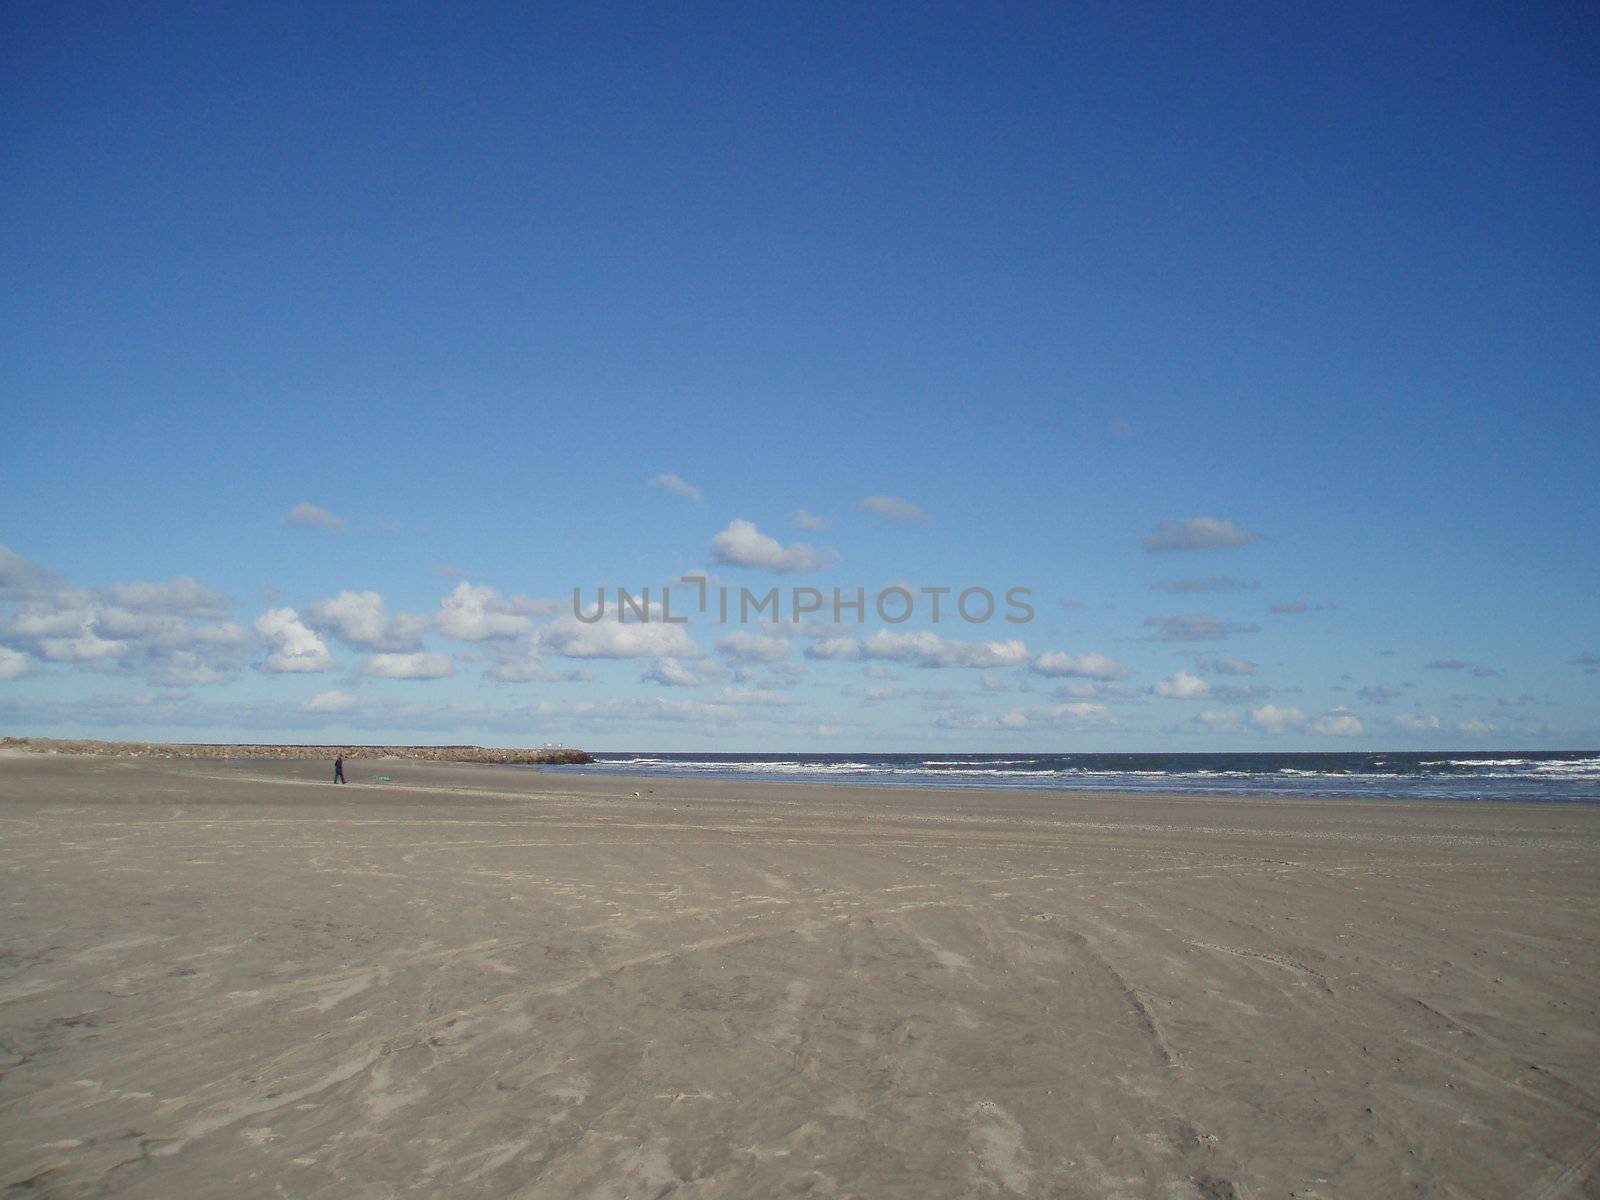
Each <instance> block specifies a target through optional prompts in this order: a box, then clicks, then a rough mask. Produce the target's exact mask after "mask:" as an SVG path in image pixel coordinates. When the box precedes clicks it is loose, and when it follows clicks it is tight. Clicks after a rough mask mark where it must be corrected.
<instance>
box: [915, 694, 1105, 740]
mask: <svg viewBox="0 0 1600 1200" xmlns="http://www.w3.org/2000/svg"><path fill="white" fill-rule="evenodd" d="M1116 723H1117V719H1116V716H1115V715H1114V714H1113V713H1111V711H1110V710H1109V709H1107V708H1106V706H1105V705H1103V704H1091V703H1088V702H1085V701H1079V702H1074V703H1069V704H1047V705H1043V706H1041V707H1038V708H1013V709H1011V710H1010V711H1008V712H1004V713H1001V714H1000V715H998V716H991V715H989V714H987V713H975V712H971V711H968V710H964V709H954V710H951V711H949V712H946V713H944V714H942V715H941V716H940V717H939V719H938V720H937V721H935V722H934V724H935V725H937V726H938V727H939V728H941V729H967V730H971V729H980V730H994V731H1000V732H1008V731H1009V732H1027V731H1030V730H1038V729H1077V730H1083V729H1104V728H1107V727H1108V726H1112V725H1115V724H1116Z"/></svg>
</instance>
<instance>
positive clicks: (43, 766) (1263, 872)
mask: <svg viewBox="0 0 1600 1200" xmlns="http://www.w3.org/2000/svg"><path fill="white" fill-rule="evenodd" d="M359 767H360V769H359V770H358V771H352V779H353V781H354V782H353V784H352V785H351V786H348V787H344V788H340V789H337V790H336V789H335V787H334V785H332V784H330V783H328V782H326V778H327V774H328V769H327V767H326V765H325V764H315V763H302V762H292V761H290V762H283V761H278V762H263V761H236V762H181V761H180V762H168V761H147V760H125V759H108V758H77V757H69V756H43V755H35V754H22V753H14V754H7V755H5V756H3V757H0V881H3V882H0V904H3V905H4V913H5V924H4V934H3V938H4V945H3V947H0V1071H3V1072H4V1075H3V1078H0V1188H6V1187H9V1188H11V1189H12V1190H11V1191H8V1192H7V1193H6V1194H7V1195H18V1196H24V1195H40V1196H63V1197H77V1196H100V1195H113V1196H128V1197H160V1198H162V1200H168V1198H171V1197H208V1196H217V1197H223V1196H227V1197H257V1196H260V1197H279V1196H290V1197H327V1198H330V1200H331V1198H334V1197H337V1198H340V1200H365V1198H378V1197H393V1196H401V1195H411V1194H426V1195H430V1196H448V1197H456V1196H460V1197H468V1196H470V1197H479V1196H482V1197H491V1196H492V1197H508V1196H510V1197H516V1196H526V1197H552V1198H566V1197H604V1198H621V1197H661V1196H668V1195H670V1196H674V1197H679V1198H687V1197H695V1198H700V1197H729V1198H740V1200H744V1198H751V1197H779V1196H835V1197H861V1198H863V1200H878V1198H884V1197H906V1198H916V1200H927V1198H932V1197H968V1196H998V1197H1006V1196H1031V1197H1086V1198H1088V1197H1120V1196H1127V1197H1162V1198H1167V1200H1176V1198H1188V1197H1205V1198H1207V1200H1215V1198H1219V1197H1239V1198H1242V1200H1264V1198H1266V1197H1287V1196H1296V1197H1325V1198H1330V1200H1331V1198H1333V1197H1368V1196H1370V1197H1397V1196H1439V1197H1539V1198H1542V1200H1552V1198H1555V1197H1572V1196H1592V1195H1596V1194H1597V1187H1600V1185H1597V1182H1596V1170H1597V1167H1600V938H1597V933H1600V808H1569V807H1555V806H1549V807H1537V806H1501V805H1494V806H1491V805H1475V804H1456V805H1442V804H1424V803H1416V802H1409V803H1375V802H1357V801H1309V800H1269V799H1248V800H1244V799H1216V798H1201V797H1161V798H1153V797H1148V796H1120V795H1076V796H1068V795H1060V794H1054V795H1052V794H1043V793H1006V792H993V791H983V792H960V791H936V790H926V789H915V790H913V789H904V790H901V789H863V788H854V787H819V786H813V785H803V784H746V783H715V782H709V781H676V780H674V781H663V780H655V779H650V780H646V779H619V778H585V777H579V776H573V775H570V774H563V773H562V771H561V770H560V768H552V769H545V770H535V769H526V768H502V767H489V766H484V767H457V766H445V765H439V764H432V763H412V762H406V763H400V762H396V763H382V764H380V763H376V762H362V763H360V764H359ZM380 773H381V774H387V775H390V776H391V777H392V779H391V781H390V782H388V783H377V782H373V781H372V780H373V776H374V775H376V774H380ZM633 792H640V793H641V795H639V796H637V797H635V796H633V795H632V794H631V793H633Z"/></svg>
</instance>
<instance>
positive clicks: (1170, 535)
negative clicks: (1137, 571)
mask: <svg viewBox="0 0 1600 1200" xmlns="http://www.w3.org/2000/svg"><path fill="white" fill-rule="evenodd" d="M1260 540H1261V535H1260V534H1259V533H1251V532H1250V531H1249V530H1247V529H1240V528H1239V527H1238V526H1237V525H1235V524H1233V523H1232V522H1231V521H1219V520H1218V519H1217V518H1216V517H1185V518H1184V519H1183V520H1181V521H1162V522H1161V523H1160V524H1159V525H1157V526H1156V527H1155V529H1153V530H1152V531H1151V532H1150V534H1149V535H1148V536H1147V537H1146V538H1145V539H1144V548H1145V549H1146V550H1147V551H1149V552H1150V553H1151V554H1162V553H1166V552H1168V551H1172V550H1228V549H1232V548H1233V547H1235V546H1248V545H1249V544H1250V543H1251V542H1255V541H1260Z"/></svg>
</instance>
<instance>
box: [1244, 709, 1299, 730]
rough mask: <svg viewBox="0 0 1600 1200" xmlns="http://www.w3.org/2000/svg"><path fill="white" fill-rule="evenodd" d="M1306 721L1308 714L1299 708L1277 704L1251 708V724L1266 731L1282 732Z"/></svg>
mask: <svg viewBox="0 0 1600 1200" xmlns="http://www.w3.org/2000/svg"><path fill="white" fill-rule="evenodd" d="M1305 723H1306V714H1305V713H1303V712H1301V711H1300V710H1299V709H1298V708H1282V707H1279V706H1278V705H1276V704H1263V705H1262V706H1261V707H1260V708H1254V709H1251V710H1250V724H1252V725H1254V726H1255V727H1256V728H1257V729H1260V730H1263V731H1264V732H1266V733H1282V732H1283V731H1284V730H1286V729H1296V728H1298V727H1299V726H1301V725H1304V724H1305Z"/></svg>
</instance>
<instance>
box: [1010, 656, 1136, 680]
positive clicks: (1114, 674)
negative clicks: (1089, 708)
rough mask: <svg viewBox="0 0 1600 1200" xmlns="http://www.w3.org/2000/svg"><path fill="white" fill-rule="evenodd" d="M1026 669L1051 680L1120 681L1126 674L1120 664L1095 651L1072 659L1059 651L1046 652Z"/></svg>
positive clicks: (1124, 668)
mask: <svg viewBox="0 0 1600 1200" xmlns="http://www.w3.org/2000/svg"><path fill="white" fill-rule="evenodd" d="M1028 669H1029V670H1030V671H1032V672H1033V673H1034V674H1035V675H1048V676H1051V677H1052V678H1060V677H1065V676H1071V677H1074V678H1078V679H1121V678H1123V677H1124V676H1125V675H1127V673H1128V669H1127V668H1126V667H1124V666H1123V665H1122V664H1121V663H1119V662H1117V661H1116V660H1115V659H1113V658H1107V657H1106V656H1105V655H1104V654H1099V653H1096V652H1095V651H1090V652H1089V653H1087V654H1080V655H1078V656H1077V657H1076V658H1074V657H1072V655H1070V654H1066V653H1064V652H1062V651H1060V650H1047V651H1045V652H1044V653H1043V654H1041V655H1039V656H1038V657H1037V658H1035V659H1034V660H1033V662H1032V663H1031V664H1030V665H1029V667H1028Z"/></svg>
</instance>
